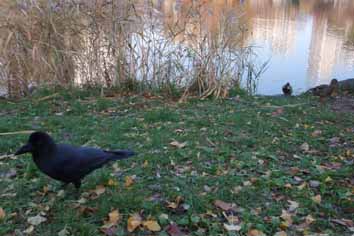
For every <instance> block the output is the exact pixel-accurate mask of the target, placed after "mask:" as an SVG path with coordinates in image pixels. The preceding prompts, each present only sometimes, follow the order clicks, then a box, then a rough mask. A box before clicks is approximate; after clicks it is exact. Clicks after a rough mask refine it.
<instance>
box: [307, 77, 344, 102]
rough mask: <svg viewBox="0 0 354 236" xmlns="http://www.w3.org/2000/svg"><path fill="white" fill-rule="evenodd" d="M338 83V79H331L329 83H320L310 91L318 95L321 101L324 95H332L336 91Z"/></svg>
mask: <svg viewBox="0 0 354 236" xmlns="http://www.w3.org/2000/svg"><path fill="white" fill-rule="evenodd" d="M338 87H339V83H338V80H336V79H332V80H331V83H330V84H329V85H327V84H322V85H319V86H317V87H314V88H313V89H312V93H313V95H315V96H318V97H320V101H321V102H323V101H324V99H325V98H326V97H330V96H333V95H334V94H335V93H337V92H338Z"/></svg>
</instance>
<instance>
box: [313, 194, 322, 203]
mask: <svg viewBox="0 0 354 236" xmlns="http://www.w3.org/2000/svg"><path fill="white" fill-rule="evenodd" d="M311 199H312V201H314V202H316V203H317V204H320V203H321V201H322V198H321V195H316V196H314V197H312V198H311Z"/></svg>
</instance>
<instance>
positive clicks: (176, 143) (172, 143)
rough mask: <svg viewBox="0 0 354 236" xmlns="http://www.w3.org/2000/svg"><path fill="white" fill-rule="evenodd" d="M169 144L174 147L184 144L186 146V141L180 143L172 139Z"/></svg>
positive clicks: (182, 146)
mask: <svg viewBox="0 0 354 236" xmlns="http://www.w3.org/2000/svg"><path fill="white" fill-rule="evenodd" d="M170 145H171V146H173V147H176V148H184V147H185V146H187V142H183V143H180V142H178V141H172V142H170Z"/></svg>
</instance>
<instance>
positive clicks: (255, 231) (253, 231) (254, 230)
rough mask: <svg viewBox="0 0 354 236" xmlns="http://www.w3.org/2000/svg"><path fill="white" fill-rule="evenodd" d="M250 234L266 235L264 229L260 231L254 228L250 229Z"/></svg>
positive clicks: (256, 235) (249, 235) (252, 235)
mask: <svg viewBox="0 0 354 236" xmlns="http://www.w3.org/2000/svg"><path fill="white" fill-rule="evenodd" d="M247 235H248V236H266V235H265V234H264V233H263V232H262V231H259V230H257V229H252V230H250V231H248V233H247Z"/></svg>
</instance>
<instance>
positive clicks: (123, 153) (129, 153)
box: [106, 150, 136, 161]
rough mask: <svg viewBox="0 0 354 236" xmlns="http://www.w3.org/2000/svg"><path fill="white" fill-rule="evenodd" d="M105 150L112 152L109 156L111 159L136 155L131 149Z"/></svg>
mask: <svg viewBox="0 0 354 236" xmlns="http://www.w3.org/2000/svg"><path fill="white" fill-rule="evenodd" d="M106 152H108V153H111V154H113V155H112V157H111V160H112V161H114V160H121V159H126V158H129V157H132V156H134V155H136V153H135V152H133V151H131V150H117V151H106Z"/></svg>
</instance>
